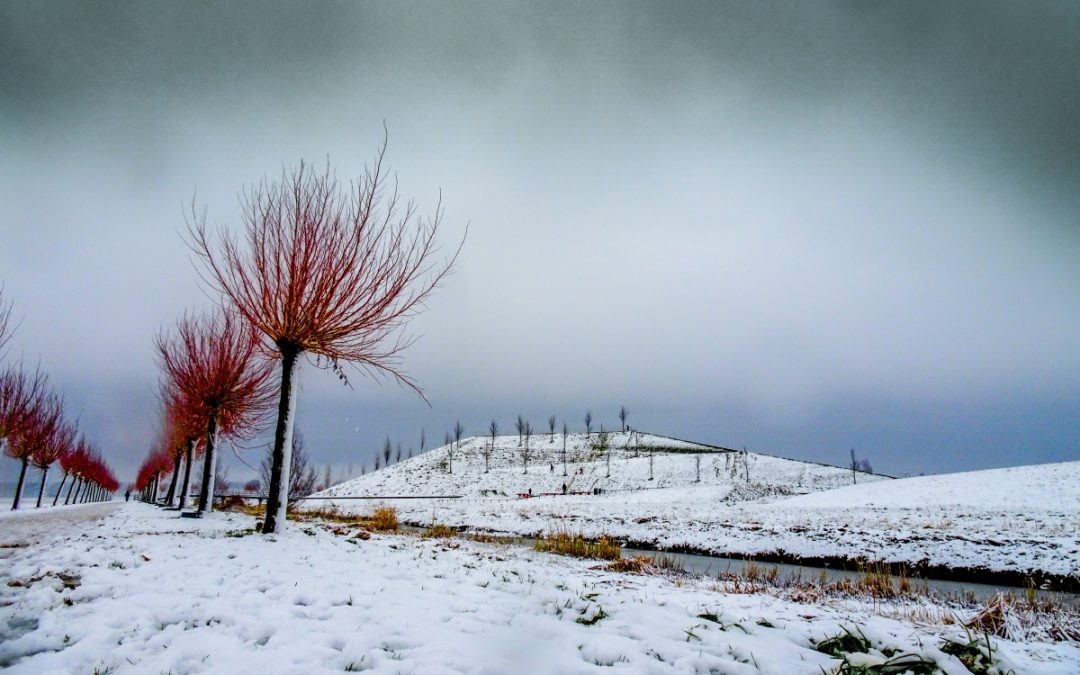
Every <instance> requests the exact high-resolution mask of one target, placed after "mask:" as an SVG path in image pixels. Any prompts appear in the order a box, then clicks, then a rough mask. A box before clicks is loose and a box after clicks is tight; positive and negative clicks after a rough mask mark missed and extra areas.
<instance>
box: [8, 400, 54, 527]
mask: <svg viewBox="0 0 1080 675" xmlns="http://www.w3.org/2000/svg"><path fill="white" fill-rule="evenodd" d="M63 426H64V403H63V400H62V399H61V398H60V397H59V396H57V395H56V394H54V393H52V392H46V391H44V390H42V391H41V392H40V393H39V394H38V399H37V400H36V401H34V402H33V403H32V408H31V413H30V416H29V418H28V419H26V420H25V421H24V422H23V423H22V425H21V426H20V429H19V431H18V433H17V434H16V435H14V436H11V437H9V438H8V439H7V446H6V448H5V452H6V453H7V455H8V456H9V457H12V458H14V459H16V460H18V461H19V464H20V467H19V480H18V483H17V486H16V488H15V500H14V502H12V505H11V509H12V510H13V511H14V510H17V509H18V508H19V502H20V501H21V500H22V492H23V486H24V485H25V484H26V470H27V468H28V467H29V466H30V460H31V459H32V458H33V457H34V455H35V454H36V453H38V452H41V451H42V450H43V449H45V448H47V447H48V446H49V444H51V443H53V441H54V439H55V438H56V435H57V434H58V433H60V430H61V429H62V428H63Z"/></svg>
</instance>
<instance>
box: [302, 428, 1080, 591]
mask: <svg viewBox="0 0 1080 675" xmlns="http://www.w3.org/2000/svg"><path fill="white" fill-rule="evenodd" d="M613 436H618V435H614V434H613ZM650 438H651V439H657V438H658V437H650ZM483 440H484V439H472V440H471V441H469V442H464V441H463V443H462V452H459V453H457V455H458V456H457V457H455V461H454V474H452V475H451V474H449V473H448V472H447V468H446V467H444V466H442V463H443V460H444V459H445V457H446V449H445V448H442V449H439V450H436V451H432V453H429V454H427V455H423V456H421V457H417V458H414V459H412V460H408V461H406V462H402V463H401V464H398V465H393V466H391V467H390V468H389V469H384V470H381V471H379V472H376V473H375V474H373V475H368V476H363V477H361V478H358V479H354V480H352V481H349V482H346V483H342V484H341V485H337V486H334V487H333V488H331V489H330V490H328V491H326V492H324V493H322V494H323V495H325V496H345V495H425V494H426V495H432V494H439V495H446V494H465V495H468V496H466V497H463V498H461V499H454V500H411V501H405V500H393V501H390V502H388V503H391V504H392V505H393V506H395V507H396V508H397V509H398V511H399V512H400V513H401V515H402V517H403V518H405V519H406V520H408V521H411V522H417V523H424V522H428V521H430V520H432V519H433V518H435V519H437V520H439V521H441V522H444V523H447V524H450V525H455V526H461V527H470V528H476V529H483V530H491V531H498V532H510V533H515V534H522V535H534V536H535V535H539V534H543V533H545V532H550V531H557V530H567V531H572V532H580V533H582V534H585V535H586V536H590V537H598V536H600V535H602V534H607V535H611V536H615V537H617V538H620V539H623V540H627V541H631V542H639V543H643V544H647V545H650V546H652V547H657V548H662V549H677V548H690V549H694V550H699V551H707V552H712V553H716V554H727V555H761V554H769V555H777V556H785V557H793V558H795V557H801V558H844V559H850V560H856V559H862V560H870V561H884V562H905V563H910V564H913V565H927V566H933V567H947V568H953V569H956V568H965V569H985V570H990V571H995V572H1017V573H1024V574H1033V575H1038V574H1052V575H1058V576H1065V577H1076V576H1078V575H1080V462H1064V463H1059V464H1046V465H1039V466H1027V467H1016V468H1010V469H995V470H989V471H975V472H967V473H957V474H948V475H940V476H926V477H918V478H906V479H896V480H880V477H878V476H868V475H864V474H859V476H858V480H859V483H858V484H857V485H850V482H851V472H850V471H849V470H844V469H839V468H837V467H827V466H821V465H816V464H807V463H804V462H798V461H794V460H787V459H781V458H776V457H770V456H767V455H754V454H753V453H750V454H749V455H748V456H746V457H747V459H748V460H749V461H748V462H746V463H748V464H749V481H747V480H746V468H747V467H746V463H744V458H743V456H742V455H741V454H740V453H715V452H712V453H709V452H705V451H704V450H703V452H702V454H701V455H700V457H701V460H700V461H701V469H700V478H701V480H700V482H695V478H696V477H697V475H698V472H697V471H696V469H695V459H694V458H695V455H696V453H694V452H692V451H690V452H687V451H685V450H684V451H682V452H664V451H660V452H657V453H656V454H655V457H654V460H653V463H654V467H653V471H654V480H653V481H648V480H647V479H648V461H649V460H648V457H647V455H648V453H647V452H637V453H635V452H634V451H626V450H620V451H619V454H618V456H617V457H616V456H613V458H612V463H611V467H612V468H611V474H612V477H611V479H606V478H604V476H605V473H606V462H605V461H603V460H602V459H597V458H595V457H594V458H590V455H589V450H588V446H587V445H583V444H581V445H579V446H578V447H577V448H576V449H575V453H576V454H575V455H573V456H574V457H575V458H576V459H578V460H580V461H578V462H576V463H575V462H571V463H569V464H568V468H569V470H568V473H569V474H570V475H571V476H577V477H578V478H579V479H580V478H583V480H582V481H581V482H582V483H583V484H584V485H585V486H586V487H588V486H592V485H593V484H594V483H597V484H599V483H600V482H601V481H605V482H604V483H603V487H604V488H605V489H609V490H613V491H611V492H607V493H604V494H601V495H591V494H590V495H581V496H578V495H565V496H564V495H561V494H559V495H556V496H545V497H534V498H531V499H517V498H509V499H508V498H492V497H486V498H481V497H478V496H476V495H478V494H497V493H502V494H507V493H509V494H515V493H518V492H523V491H527V489H528V488H527V487H525V486H526V485H529V484H531V485H533V486H535V487H534V489H533V492H534V494H539V493H541V492H561V484H560V481H562V480H566V479H564V478H563V477H562V467H561V464H560V463H556V464H555V465H554V468H555V470H554V472H553V471H551V464H549V463H548V462H547V461H544V462H542V463H541V465H540V466H539V467H535V468H530V474H529V475H528V476H525V475H524V474H523V473H522V468H521V464H520V459H518V465H517V466H516V467H514V468H513V469H509V468H505V466H504V463H506V462H509V461H510V460H512V459H513V451H515V450H516V449H517V448H516V443H517V438H516V437H504V438H503V440H502V442H501V443H500V444H497V448H498V447H502V448H503V458H502V461H501V462H500V464H499V465H498V466H499V468H498V469H496V464H495V463H494V460H493V462H492V470H491V472H490V473H486V474H485V473H483V459H482V456H480V457H479V463H478V457H477V452H476V450H477V448H478V444H479V443H481V442H482V441H483ZM560 440H561V439H560V438H559V437H558V436H556V448H555V449H556V453H557V450H558V448H559V447H561V444H560ZM580 440H581V439H579V441H580ZM654 442H656V443H660V441H654ZM546 444H547V439H546V437H545V438H544V439H543V440H542V442H541V445H546ZM615 445H616V447H618V445H619V443H618V442H616V444H615ZM635 454H636V456H635ZM549 456H550V455H549ZM577 471H580V473H576V472H577ZM504 485H505V486H504ZM654 485H656V486H657V487H658V489H650V488H652V487H653V486H654ZM523 488H524V489H523ZM576 488H577V485H575V486H574V489H576ZM614 490H617V491H614ZM312 503H321V502H312ZM333 503H334V504H336V505H337V506H339V508H341V509H343V510H349V509H357V508H360V509H363V508H368V506H369V505H368V503H365V502H356V501H348V500H337V501H335V502H333Z"/></svg>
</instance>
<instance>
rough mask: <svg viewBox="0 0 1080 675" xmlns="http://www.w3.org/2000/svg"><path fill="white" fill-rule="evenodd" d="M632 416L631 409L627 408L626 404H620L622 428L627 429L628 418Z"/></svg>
mask: <svg viewBox="0 0 1080 675" xmlns="http://www.w3.org/2000/svg"><path fill="white" fill-rule="evenodd" d="M629 416H630V411H629V410H627V409H626V406H619V421H620V422H622V430H623V431H626V418H627V417H629Z"/></svg>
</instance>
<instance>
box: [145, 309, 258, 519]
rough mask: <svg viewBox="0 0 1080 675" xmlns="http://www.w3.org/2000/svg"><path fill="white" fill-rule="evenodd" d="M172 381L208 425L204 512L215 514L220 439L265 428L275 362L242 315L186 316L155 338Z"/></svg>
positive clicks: (188, 409) (190, 408)
mask: <svg viewBox="0 0 1080 675" xmlns="http://www.w3.org/2000/svg"><path fill="white" fill-rule="evenodd" d="M155 345H156V347H157V351H158V360H159V362H160V363H161V367H162V370H163V371H164V373H165V378H166V380H167V381H168V382H169V383H170V386H171V387H172V388H173V389H174V390H175V392H176V393H177V395H178V397H179V400H180V403H181V404H182V406H183V410H184V411H186V414H190V415H191V416H192V417H194V418H195V419H201V420H202V423H203V425H204V433H205V438H206V451H205V457H204V459H203V475H202V489H201V490H200V491H199V511H201V512H208V511H211V510H213V495H214V478H215V470H216V465H217V440H218V435H219V434H222V435H226V436H238V435H244V434H248V433H251V432H252V431H253V430H255V429H257V428H258V426H259V421H260V420H261V419H262V418H263V417H264V415H265V413H266V411H267V410H268V409H269V407H270V403H271V401H272V400H273V396H274V393H275V390H274V387H273V385H274V382H273V373H274V367H273V366H274V364H273V363H272V362H270V361H267V360H266V359H265V358H263V355H262V353H261V343H260V339H259V336H258V334H257V333H256V332H255V330H254V328H252V326H251V325H250V324H248V323H247V322H245V321H244V320H243V318H241V317H240V316H239V315H237V314H233V313H231V312H218V313H216V314H213V315H210V316H204V317H201V318H196V317H192V316H187V315H185V316H183V317H181V319H180V320H179V321H178V322H177V325H176V330H175V332H174V333H172V334H171V335H166V334H159V335H158V337H157V339H156V340H155Z"/></svg>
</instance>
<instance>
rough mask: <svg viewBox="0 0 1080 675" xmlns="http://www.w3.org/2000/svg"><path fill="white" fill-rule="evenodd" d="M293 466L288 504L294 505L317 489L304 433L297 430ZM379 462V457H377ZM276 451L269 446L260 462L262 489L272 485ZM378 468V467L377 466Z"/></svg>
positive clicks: (294, 441)
mask: <svg viewBox="0 0 1080 675" xmlns="http://www.w3.org/2000/svg"><path fill="white" fill-rule="evenodd" d="M292 460H293V462H292V467H293V469H294V470H293V471H292V472H291V473H290V474H289V491H288V492H287V493H286V495H287V496H286V505H288V506H294V505H295V504H296V502H298V501H300V500H301V499H303V498H304V497H307V496H308V495H310V494H311V493H312V492H314V491H315V481H317V480H318V477H317V476H316V474H315V467H314V466H311V465H309V464H308V456H307V452H306V450H305V448H304V435H303V434H301V433H300V432H299V431H297V432H296V433H295V434H293V437H292ZM376 462H378V458H376ZM273 467H274V451H273V448H268V449H267V453H266V456H265V457H263V459H262V462H261V463H260V464H259V477H260V483H261V485H262V489H264V490H265V489H267V487H268V486H269V485H270V477H271V476H272V475H273V471H274V468H273ZM376 468H378V467H376Z"/></svg>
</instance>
